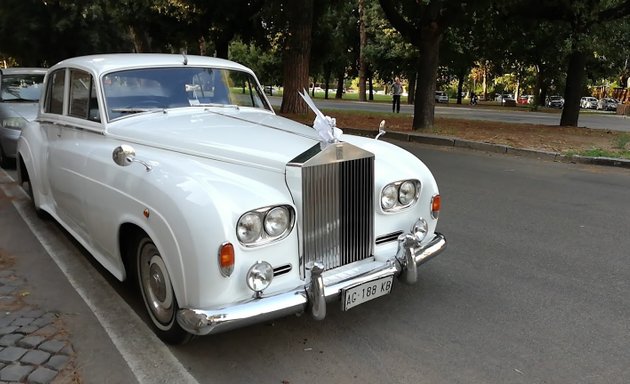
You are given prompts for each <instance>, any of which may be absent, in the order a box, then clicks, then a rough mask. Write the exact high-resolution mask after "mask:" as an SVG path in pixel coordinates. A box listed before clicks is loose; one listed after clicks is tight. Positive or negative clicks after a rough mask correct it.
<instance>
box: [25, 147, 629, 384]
mask: <svg viewBox="0 0 630 384" xmlns="http://www.w3.org/2000/svg"><path fill="white" fill-rule="evenodd" d="M396 143H397V144H398V145H401V146H403V147H405V148H407V149H409V150H410V151H412V152H413V153H415V154H417V155H418V156H419V157H420V158H422V159H423V160H424V161H425V162H426V163H427V164H428V165H429V167H430V169H432V171H433V172H434V175H435V177H436V179H437V181H438V184H439V186H440V189H441V194H442V196H443V211H442V213H441V218H440V223H439V226H438V227H439V228H438V229H439V230H440V231H441V232H443V233H444V234H446V236H447V238H448V240H449V246H448V248H447V250H446V251H445V252H444V253H443V254H442V255H440V256H439V257H437V258H436V259H434V260H432V261H431V262H429V263H427V264H426V265H425V266H424V267H423V268H422V269H421V274H420V281H419V282H418V284H416V285H413V286H406V285H402V284H397V285H395V286H394V289H393V292H392V294H391V295H389V296H387V297H383V298H379V299H376V300H374V301H372V302H369V303H366V304H364V305H362V306H359V307H357V308H354V309H352V310H350V311H348V312H342V311H340V310H339V309H338V308H334V307H333V308H329V311H328V317H327V318H326V320H324V321H322V322H316V321H314V320H312V319H311V318H310V317H309V316H302V317H288V318H284V319H280V320H278V321H275V322H273V323H267V324H260V325H256V326H252V327H248V328H244V329H239V330H236V331H232V332H229V333H224V334H218V335H214V336H209V337H203V338H198V339H195V340H193V342H192V343H190V344H188V345H185V346H179V347H168V348H164V349H160V348H157V347H147V346H143V345H142V344H139V341H140V340H143V339H147V338H148V339H150V337H147V336H146V329H145V328H144V327H142V326H137V325H135V323H134V322H133V321H131V320H133V319H132V318H134V316H133V313H134V311H135V313H139V314H141V316H143V315H142V313H143V312H142V311H143V309H142V307H141V306H140V304H139V303H138V302H137V299H134V296H133V295H131V294H130V293H129V292H128V290H127V289H126V288H125V287H124V286H122V285H120V284H117V283H116V282H115V281H113V279H111V278H110V277H109V276H108V275H107V274H106V273H105V272H101V275H102V277H104V280H106V281H108V282H109V283H108V284H106V285H105V286H101V285H98V287H99V288H98V290H97V289H95V288H94V287H92V288H91V289H88V295H89V294H97V295H99V296H97V297H100V298H102V297H109V298H116V297H119V296H120V295H122V297H123V298H124V300H125V302H126V303H128V304H130V305H131V307H132V308H133V309H134V311H129V310H124V308H122V307H124V306H125V305H126V304H120V303H116V304H113V305H114V306H121V308H118V309H108V308H100V307H98V305H101V304H102V303H101V301H107V300H102V299H97V300H96V304H92V305H96V306H97V309H96V312H100V313H101V314H102V313H103V312H105V313H107V312H115V313H116V316H117V318H118V320H119V321H122V322H123V323H122V324H123V325H121V323H120V322H116V321H115V322H113V323H107V322H106V323H105V324H107V327H109V328H114V330H113V332H114V334H116V333H115V332H116V331H117V329H116V328H117V327H119V328H120V329H119V330H118V331H119V333H118V335H119V336H118V338H117V339H116V341H115V344H116V345H121V343H122V345H123V348H122V349H123V352H122V353H123V358H124V359H125V360H127V358H128V356H140V357H141V360H146V359H155V361H156V362H157V361H163V360H167V361H170V360H169V359H170V358H171V357H172V356H174V357H175V358H176V360H178V362H177V363H178V364H180V365H181V367H184V369H186V370H187V371H188V372H189V373H190V375H191V376H192V378H187V379H188V381H189V382H194V381H197V382H198V383H245V382H260V383H278V384H280V383H304V382H316V383H449V384H450V383H606V384H609V383H620V384H621V383H628V382H630V354H628V351H630V328H629V327H630V295H629V293H630V263H629V259H630V237H629V236H627V232H628V231H627V228H628V224H629V222H630V205H629V204H628V201H630V171H628V170H624V169H618V168H607V167H596V166H583V165H575V164H564V163H553V162H546V161H540V160H533V159H524V158H517V157H510V156H506V155H490V154H486V153H482V152H474V151H466V150H459V149H448V150H446V149H440V148H436V147H429V146H423V145H419V144H411V143H402V142H396ZM16 228H19V226H16ZM13 235H14V236H16V237H18V239H19V237H25V238H28V237H29V236H30V234H28V233H14V234H13ZM47 236H49V237H50V238H47V239H45V241H46V242H48V243H50V242H55V241H57V240H59V239H56V238H57V237H60V238H64V235H63V234H62V233H61V231H57V232H56V233H55V232H51V233H49V234H48V235H47ZM64 244H66V245H64ZM58 247H61V248H63V247H65V250H63V252H69V253H73V254H74V255H75V256H74V260H75V261H74V262H73V261H72V260H73V259H72V258H70V259H69V261H68V262H69V263H71V266H70V267H66V269H70V270H75V273H77V274H78V275H85V276H91V275H94V273H93V270H92V269H97V268H95V267H94V266H93V265H90V264H89V263H85V262H84V260H83V262H80V259H82V257H81V252H80V251H79V250H77V249H78V248H77V246H76V244H72V243H68V241H67V240H66V241H61V245H59V246H58ZM58 249H59V248H58ZM41 257H44V258H45V257H47V256H46V255H45V254H42V255H41ZM83 257H86V256H83ZM39 273H40V274H41V273H42V272H41V271H40V272H39ZM102 277H101V278H96V277H90V278H88V279H85V278H84V280H86V281H87V283H86V284H91V285H95V284H96V282H97V281H98V280H101V279H102ZM79 280H80V279H79ZM93 291H98V292H96V293H90V292H93ZM105 304H107V303H105ZM129 313H131V315H130V314H129ZM123 314H124V315H123ZM76 321H79V319H76ZM101 323H103V322H102V321H101ZM91 324H92V326H93V327H99V325H98V324H96V323H91ZM131 324H134V325H133V326H131ZM108 332H109V333H111V332H112V330H110V331H108ZM120 335H122V336H120ZM121 337H122V338H123V340H122V341H121V340H120V338H121ZM125 338H129V339H131V340H132V343H131V345H127V346H125V344H124V342H125V340H124V339H125ZM147 349H148V351H147ZM165 354H172V355H171V357H169V356H166V357H164V356H165ZM137 359H138V358H137V357H136V360H137ZM141 363H142V362H136V365H138V364H141ZM146 363H148V364H147V365H148V369H149V370H150V369H151V367H152V366H157V364H153V365H152V364H151V363H152V362H151V361H149V362H146ZM178 364H175V366H178ZM136 365H133V366H132V367H131V369H132V371H134V372H137V369H138V368H137V366H136ZM119 368H124V369H127V367H115V366H112V367H111V369H112V370H117V369H119ZM86 371H87V373H88V374H89V372H90V368H89V367H84V368H83V372H84V373H85V372H86ZM140 372H141V374H140V375H139V376H140V377H139V378H138V381H139V382H141V383H142V382H152V381H150V380H148V381H147V379H146V375H147V372H145V371H142V370H141V371H140ZM143 372H144V373H143ZM143 375H144V376H143ZM137 376H138V374H137ZM99 379H101V380H102V381H99ZM106 379H107V378H94V377H91V378H90V380H87V381H86V382H87V383H90V382H107V380H106Z"/></svg>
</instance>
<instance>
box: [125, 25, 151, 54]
mask: <svg viewBox="0 0 630 384" xmlns="http://www.w3.org/2000/svg"><path fill="white" fill-rule="evenodd" d="M128 31H129V37H131V41H132V42H133V49H134V51H135V52H136V53H143V52H151V44H150V43H149V38H148V36H147V34H146V32H144V31H138V30H136V28H135V27H134V26H133V25H130V26H129V29H128Z"/></svg>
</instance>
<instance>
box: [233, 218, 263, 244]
mask: <svg viewBox="0 0 630 384" xmlns="http://www.w3.org/2000/svg"><path fill="white" fill-rule="evenodd" d="M262 227H263V225H262V220H261V218H260V215H259V214H257V213H255V212H249V213H246V214H244V215H243V216H241V218H240V219H239V220H238V224H237V225H236V235H237V236H238V239H239V240H240V241H241V242H243V243H251V242H254V241H256V240H257V239H258V238H259V237H260V235H261V233H262Z"/></svg>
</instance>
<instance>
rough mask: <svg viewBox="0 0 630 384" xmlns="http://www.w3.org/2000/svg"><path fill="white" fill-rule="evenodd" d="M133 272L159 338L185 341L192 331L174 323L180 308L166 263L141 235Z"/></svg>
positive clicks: (154, 247)
mask: <svg viewBox="0 0 630 384" xmlns="http://www.w3.org/2000/svg"><path fill="white" fill-rule="evenodd" d="M136 273H137V279H138V283H139V286H140V292H141V293H142V299H143V301H144V304H145V306H146V308H147V312H148V313H149V317H150V318H151V324H152V326H153V330H154V331H155V333H156V334H157V335H158V337H159V338H160V339H162V340H164V341H165V342H167V343H170V344H184V343H186V342H188V341H190V340H191V339H192V337H193V335H192V334H190V333H188V332H186V331H185V330H184V329H183V328H182V327H180V325H179V324H178V323H177V319H176V314H177V311H178V309H179V306H178V305H177V299H176V298H175V292H174V291H173V285H172V284H171V279H170V276H169V274H168V271H167V270H166V264H165V263H164V260H163V259H162V256H161V255H160V251H159V250H158V249H157V247H156V246H155V244H154V243H153V241H152V240H151V239H150V238H148V237H143V238H141V239H140V241H139V242H138V243H137V248H136Z"/></svg>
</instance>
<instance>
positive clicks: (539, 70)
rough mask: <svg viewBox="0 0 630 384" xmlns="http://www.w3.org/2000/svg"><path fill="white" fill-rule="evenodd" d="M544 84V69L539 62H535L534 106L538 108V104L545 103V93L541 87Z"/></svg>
mask: <svg viewBox="0 0 630 384" xmlns="http://www.w3.org/2000/svg"><path fill="white" fill-rule="evenodd" d="M544 85H545V71H544V67H543V66H542V65H541V64H536V92H534V103H533V104H534V107H535V109H538V107H539V106H542V105H544V103H545V99H544V98H545V94H544V92H543V88H544Z"/></svg>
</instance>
